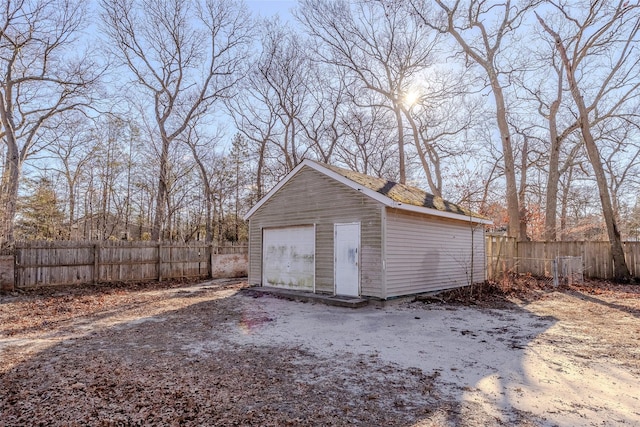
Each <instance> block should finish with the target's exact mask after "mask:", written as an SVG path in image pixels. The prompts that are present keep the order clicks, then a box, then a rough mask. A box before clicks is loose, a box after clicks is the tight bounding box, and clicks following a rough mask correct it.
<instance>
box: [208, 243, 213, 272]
mask: <svg viewBox="0 0 640 427" xmlns="http://www.w3.org/2000/svg"><path fill="white" fill-rule="evenodd" d="M207 249H208V250H209V259H208V260H207V261H208V263H207V267H208V269H207V276H208V277H209V279H213V243H209V246H207Z"/></svg>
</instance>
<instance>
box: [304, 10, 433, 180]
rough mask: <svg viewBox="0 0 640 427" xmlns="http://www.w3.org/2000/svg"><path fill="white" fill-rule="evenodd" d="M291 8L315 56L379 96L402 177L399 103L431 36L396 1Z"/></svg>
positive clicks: (425, 62)
mask: <svg viewBox="0 0 640 427" xmlns="http://www.w3.org/2000/svg"><path fill="white" fill-rule="evenodd" d="M300 5H301V8H300V10H299V12H298V14H297V17H298V19H299V21H300V22H301V23H302V24H303V25H304V26H305V28H306V31H307V32H308V33H309V34H310V35H311V36H312V37H313V38H314V39H316V40H317V42H318V47H317V49H316V53H317V54H318V57H319V59H320V60H322V61H324V62H326V63H329V64H334V65H336V66H338V67H340V68H343V69H344V70H346V71H347V72H348V74H347V76H346V77H347V78H350V79H353V80H354V82H357V83H358V84H359V85H360V86H361V87H362V88H363V89H364V90H365V91H373V92H375V93H376V94H378V95H380V96H381V97H382V99H383V100H384V105H385V106H386V107H387V108H389V109H390V110H391V111H393V113H394V115H395V119H396V128H397V144H398V166H399V172H400V182H401V183H406V180H407V173H406V166H405V163H406V155H405V138H404V132H405V125H404V120H403V117H404V114H403V109H402V107H403V104H406V103H407V98H408V96H410V94H411V92H412V85H413V83H414V80H415V79H416V77H417V76H418V75H419V74H420V73H421V72H422V71H424V70H425V69H426V68H427V67H429V65H431V62H432V60H433V58H432V57H433V50H434V47H435V45H436V41H437V37H435V33H434V32H433V31H431V30H429V29H428V28H427V27H425V26H424V25H420V24H419V23H417V22H416V21H415V19H414V18H413V16H412V15H411V14H410V13H408V12H407V11H406V10H405V9H404V8H402V7H401V5H400V4H399V3H397V2H381V1H359V2H354V3H348V2H345V1H340V0H333V1H331V0H302V1H301V3H300Z"/></svg>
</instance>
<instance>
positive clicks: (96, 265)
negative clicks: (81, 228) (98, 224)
mask: <svg viewBox="0 0 640 427" xmlns="http://www.w3.org/2000/svg"><path fill="white" fill-rule="evenodd" d="M99 281H100V244H95V245H93V284H94V285H95V284H97V283H98V282H99Z"/></svg>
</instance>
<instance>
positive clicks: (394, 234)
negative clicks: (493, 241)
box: [386, 209, 485, 297]
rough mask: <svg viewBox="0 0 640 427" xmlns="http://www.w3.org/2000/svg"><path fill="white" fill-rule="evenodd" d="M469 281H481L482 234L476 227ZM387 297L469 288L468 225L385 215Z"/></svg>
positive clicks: (416, 216) (399, 213)
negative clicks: (466, 286)
mask: <svg viewBox="0 0 640 427" xmlns="http://www.w3.org/2000/svg"><path fill="white" fill-rule="evenodd" d="M473 229H474V231H473V233H474V238H473V246H474V250H473V264H474V268H473V270H474V271H473V281H474V282H481V281H484V279H485V254H484V230H483V227H482V225H479V226H478V225H475V226H474V228H473ZM386 232H387V248H386V249H387V254H386V258H387V262H386V267H387V270H386V280H387V296H388V297H394V296H400V295H409V294H415V293H421V292H429V291H435V290H441V289H449V288H455V287H459V286H465V285H467V284H469V280H470V279H471V274H470V273H471V253H472V248H471V245H472V238H471V233H472V229H471V227H470V225H469V223H466V222H462V221H452V220H446V219H440V218H435V217H429V216H426V215H420V214H412V213H407V212H403V211H399V210H397V209H388V211H387V228H386Z"/></svg>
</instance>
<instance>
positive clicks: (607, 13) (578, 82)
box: [537, 1, 640, 280]
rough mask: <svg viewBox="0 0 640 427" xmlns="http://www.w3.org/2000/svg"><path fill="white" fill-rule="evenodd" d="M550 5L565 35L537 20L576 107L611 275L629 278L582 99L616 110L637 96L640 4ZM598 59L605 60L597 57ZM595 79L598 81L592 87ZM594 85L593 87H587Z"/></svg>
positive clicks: (584, 102) (612, 208)
mask: <svg viewBox="0 0 640 427" xmlns="http://www.w3.org/2000/svg"><path fill="white" fill-rule="evenodd" d="M554 5H555V7H556V8H557V9H558V10H559V11H560V13H561V14H562V15H563V16H564V17H565V18H566V23H567V26H568V27H569V28H568V29H566V30H564V32H563V33H564V36H563V35H561V34H560V32H559V31H560V30H554V29H552V28H551V27H550V26H549V25H548V24H547V22H546V21H545V19H543V18H542V17H540V16H539V15H537V17H538V21H539V22H540V25H541V26H542V27H543V28H544V30H545V31H546V32H547V33H548V34H549V35H550V36H551V37H552V38H553V40H554V42H555V45H556V49H557V52H558V55H559V57H560V59H561V61H562V64H563V68H564V72H565V74H566V76H567V82H568V84H569V89H570V91H571V96H572V98H573V101H574V103H575V105H576V108H577V110H578V111H577V112H578V122H579V125H580V132H581V134H582V139H583V142H584V147H585V149H586V151H587V155H588V158H589V162H590V164H591V167H592V168H593V172H594V175H595V179H596V183H597V185H598V194H599V196H600V202H601V205H602V213H603V216H604V220H605V224H606V228H607V234H608V237H609V242H610V245H611V254H612V257H613V264H614V277H615V278H616V279H618V280H627V279H628V278H629V276H630V273H629V269H628V267H627V264H626V261H625V258H624V252H623V249H622V241H621V237H620V231H619V228H618V221H617V220H616V215H615V211H614V207H613V203H612V198H611V193H610V190H609V186H608V183H607V176H606V172H605V169H604V166H603V161H602V158H601V153H600V150H599V148H598V144H597V143H596V140H595V138H594V132H593V127H592V120H591V119H590V111H589V105H590V103H589V101H587V100H585V97H591V99H592V100H593V101H592V102H595V103H596V104H597V105H598V106H599V107H600V108H601V109H607V110H608V111H615V110H616V109H618V108H619V106H620V105H623V104H624V103H625V102H627V101H628V100H629V99H632V98H635V97H637V96H638V92H639V90H638V89H640V78H639V77H640V56H639V55H638V54H637V52H634V47H635V45H636V44H637V43H638V41H640V40H639V37H638V36H639V32H640V5H630V4H629V2H622V1H620V2H617V4H615V5H612V4H609V3H607V2H596V3H590V4H589V5H588V6H587V5H586V4H585V5H583V7H580V8H578V9H577V10H572V9H571V8H569V7H568V6H566V5H563V4H554ZM584 11H586V13H584ZM574 14H575V15H574ZM601 58H604V59H605V60H604V61H600V59H601ZM596 64H598V65H600V66H601V68H600V69H599V70H598V71H595V70H594V69H593V68H591V67H593V66H594V65H596ZM588 70H591V72H590V73H587V74H588V76H589V80H590V83H589V84H587V83H586V82H585V81H584V76H585V73H584V71H588ZM594 82H598V84H597V85H594ZM593 86H595V87H596V89H595V90H590V89H591V87H593ZM606 101H609V102H606ZM594 114H596V112H595V111H594Z"/></svg>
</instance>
